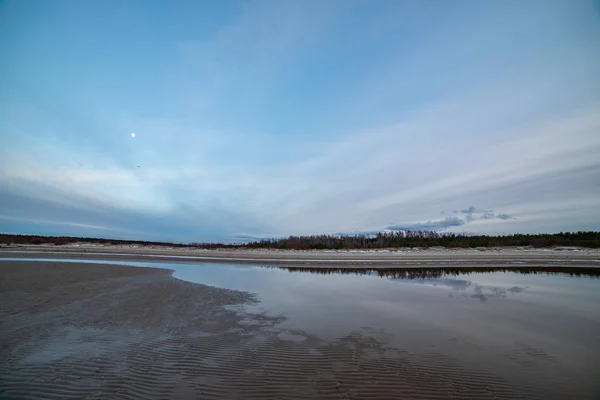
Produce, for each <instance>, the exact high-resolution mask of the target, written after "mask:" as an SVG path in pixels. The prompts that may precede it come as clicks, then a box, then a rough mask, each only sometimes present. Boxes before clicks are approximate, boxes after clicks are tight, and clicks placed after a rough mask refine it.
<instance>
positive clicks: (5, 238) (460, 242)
mask: <svg viewBox="0 0 600 400" xmlns="http://www.w3.org/2000/svg"><path fill="white" fill-rule="evenodd" d="M73 243H93V244H100V245H129V246H132V245H136V246H169V247H175V248H196V249H200V248H202V249H218V248H247V249H282V250H283V249H289V250H353V249H356V250H358V249H367V250H368V249H393V248H406V247H419V248H429V247H446V248H476V247H507V246H531V247H535V248H545V247H556V246H577V247H587V248H600V232H594V231H585V232H583V231H580V232H560V233H549V234H514V235H506V236H489V235H465V234H456V233H444V232H432V231H399V232H381V233H378V234H376V235H312V236H289V237H287V238H280V239H264V240H259V241H253V242H249V243H237V244H224V243H204V242H198V243H169V242H156V241H142V240H120V239H104V238H86V237H72V236H39V235H13V234H0V244H3V245H24V244H30V245H31V244H33V245H36V244H37V245H39V244H52V245H57V246H60V245H66V244H73Z"/></svg>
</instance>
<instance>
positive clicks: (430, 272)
mask: <svg viewBox="0 0 600 400" xmlns="http://www.w3.org/2000/svg"><path fill="white" fill-rule="evenodd" d="M268 268H278V269H283V270H287V271H289V272H305V273H311V274H321V275H334V274H344V275H375V276H379V277H381V278H388V279H436V278H442V277H446V276H460V275H469V274H472V273H493V272H514V273H519V274H525V275H530V274H533V275H555V274H559V275H567V276H580V277H594V278H598V277H600V268H582V267H548V266H539V267H522V266H520V267H459V268H456V267H438V268H351V267H350V268H338V267H336V268H329V267H286V266H268Z"/></svg>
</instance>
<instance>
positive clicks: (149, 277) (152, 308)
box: [0, 250, 595, 399]
mask: <svg viewBox="0 0 600 400" xmlns="http://www.w3.org/2000/svg"><path fill="white" fill-rule="evenodd" d="M36 251H38V250H36ZM119 251H122V250H119ZM26 255H27V256H29V254H26ZM61 257H63V255H61ZM134 257H140V256H139V255H134ZM0 268H1V269H0V271H1V278H2V279H1V280H0V304H1V306H0V320H1V324H0V342H1V343H2V351H1V353H0V365H1V367H0V398H3V399H4V398H6V399H9V398H10V399H24V398H44V399H66V398H85V399H93V398H98V399H101V398H102V399H104V398H121V399H139V398H148V399H165V398H177V399H195V398H215V399H233V398H243V399H282V398H286V399H294V398H295V399H307V398H320V399H339V398H355V399H363V398H373V399H375V398H377V399H402V398H421V399H441V398H470V399H472V398H480V399H523V398H540V399H541V398H544V399H547V398H557V399H558V398H564V397H563V396H565V395H566V394H567V393H575V392H573V390H576V391H577V390H578V391H579V396H575V397H576V398H592V397H590V393H594V390H595V389H593V387H591V386H590V385H593V383H590V382H591V381H589V379H587V378H586V379H587V380H586V379H583V378H581V379H582V380H581V382H579V383H578V382H577V381H576V379H578V378H575V377H570V376H566V377H563V378H564V379H563V380H564V382H563V381H560V380H559V381H558V383H556V382H555V381H553V379H554V378H552V375H551V374H548V373H547V372H548V371H550V370H548V369H547V368H546V367H544V368H545V369H544V372H543V373H539V374H537V372H536V373H535V374H534V375H533V376H534V377H535V379H536V381H535V382H530V381H529V380H528V379H530V378H527V377H528V376H529V375H522V376H521V373H520V372H518V371H516V370H515V371H511V370H510V369H509V368H506V367H503V366H498V367H496V366H494V363H493V362H492V361H493V360H490V361H489V365H488V364H485V365H487V367H486V368H481V367H478V365H480V364H481V362H480V361H477V362H475V363H462V362H458V361H457V359H455V358H451V357H448V356H446V355H444V351H442V350H444V349H439V348H438V349H434V348H429V346H430V345H429V343H435V344H436V346H440V345H441V346H446V347H447V349H446V350H449V351H452V350H453V349H454V348H457V347H456V346H458V345H460V341H459V342H457V341H456V340H459V339H452V337H449V339H448V340H443V341H440V340H437V339H435V337H436V336H435V335H437V334H438V333H437V332H432V333H431V334H432V335H433V336H428V335H427V333H426V331H424V332H425V333H423V332H421V333H418V332H417V331H415V332H417V333H414V334H410V335H409V333H410V329H408V328H409V327H407V329H408V331H407V335H408V336H407V337H409V338H410V340H412V341H416V342H415V343H417V346H416V347H415V346H414V345H411V346H412V347H407V348H399V347H397V346H394V345H391V344H390V343H388V342H387V341H386V340H385V338H383V337H382V336H381V335H378V334H377V332H376V331H372V330H371V331H370V330H369V329H370V328H369V327H360V326H357V327H356V330H353V331H349V332H347V334H345V335H344V336H341V337H337V338H336V339H335V340H325V339H323V338H321V337H318V336H315V335H311V334H310V333H307V332H305V331H302V330H295V331H290V330H287V329H283V328H281V326H280V325H279V324H280V322H282V321H283V320H285V318H286V316H285V315H280V316H272V315H271V316H269V315H267V314H264V313H249V312H244V311H243V310H242V311H240V309H239V308H236V307H235V306H236V305H238V306H239V305H244V304H245V305H253V304H255V303H256V302H257V298H256V297H255V296H254V295H252V294H250V293H245V292H240V291H233V290H226V289H218V288H215V287H210V286H205V285H201V284H194V283H190V282H185V281H181V280H178V279H175V278H173V277H172V276H171V271H169V270H166V269H157V268H137V267H127V266H114V265H97V264H82V263H61V262H29V261H4V262H1V263H0ZM340 317H342V318H343V316H340ZM370 332H371V333H370ZM419 343H420V344H419ZM421 344H422V345H423V346H427V348H429V350H426V351H422V350H420V351H416V350H415V348H420V346H421ZM407 346H408V343H407ZM461 349H462V348H461ZM468 349H470V350H469V351H471V352H472V354H471V355H469V354H467V356H468V357H467V358H469V357H473V358H474V359H476V358H477V357H480V356H481V355H478V354H479V352H481V351H482V349H479V350H477V348H470V347H469V348H468ZM434 350H435V351H434ZM461 351H464V350H461ZM520 351H528V352H530V353H531V354H529V353H519V354H520V355H517V356H515V357H517V358H515V360H517V361H518V362H527V363H529V364H527V365H529V366H530V367H531V368H534V370H535V367H536V366H540V367H543V366H545V365H550V366H552V365H554V367H552V368H558V367H559V364H552V363H556V362H558V361H556V360H554V361H553V358H552V357H550V356H548V355H547V354H546V353H544V352H543V351H540V350H537V353H536V350H527V348H525V350H520ZM481 354H485V352H483V353H481ZM528 354H529V355H528ZM521 360H522V361H521ZM548 363H550V364H548ZM527 365H526V366H527ZM560 367H561V368H562V366H560ZM534 370H530V371H534ZM558 370H559V371H562V370H560V369H558ZM532 373H533V372H532ZM572 379H575V381H572ZM569 382H574V383H573V387H569V386H568V385H569ZM561 385H562V386H561ZM544 386H547V387H550V388H551V390H544V389H540V387H542V388H543V387H544ZM553 396H554V397H553Z"/></svg>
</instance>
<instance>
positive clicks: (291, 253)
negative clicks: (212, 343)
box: [0, 244, 600, 266]
mask: <svg viewBox="0 0 600 400" xmlns="http://www.w3.org/2000/svg"><path fill="white" fill-rule="evenodd" d="M0 257H43V258H81V257H85V258H86V259H102V260H132V261H170V262H177V261H198V262H203V261H204V262H235V263H250V264H263V265H269V264H276V265H278V264H282V265H306V264H309V265H311V266H319V265H324V266H327V265H338V264H340V265H348V266H352V265H374V266H377V265H384V266H389V265H398V266H410V265H415V266H422V265H427V264H430V265H473V264H476V265H487V264H489V265H510V264H515V265H516V264H521V265H541V264H543V265H549V264H553V265H558V266H568V265H577V266H600V250H599V249H584V248H557V249H532V248H479V249H445V248H432V249H427V250H425V249H416V248H413V249H389V250H339V251H327V250H305V251H301V250H272V249H259V250H251V249H217V250H204V249H185V248H184V249H173V248H169V247H150V246H140V247H137V246H99V245H91V244H81V245H67V246H44V245H30V246H27V245H26V246H6V247H2V248H0Z"/></svg>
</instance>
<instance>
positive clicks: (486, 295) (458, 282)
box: [422, 278, 525, 303]
mask: <svg viewBox="0 0 600 400" xmlns="http://www.w3.org/2000/svg"><path fill="white" fill-rule="evenodd" d="M422 283H426V284H431V285H433V286H436V287H437V286H442V287H443V286H446V287H449V288H450V289H452V292H451V293H450V297H452V298H453V299H459V298H472V299H477V300H479V301H481V302H482V303H484V302H486V301H487V300H488V299H490V298H500V297H507V295H508V294H509V293H510V294H516V293H523V292H524V291H525V288H524V287H521V286H512V287H500V286H489V285H481V284H478V283H474V282H472V281H467V280H463V279H451V278H444V279H431V280H429V281H425V280H424V281H422Z"/></svg>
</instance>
